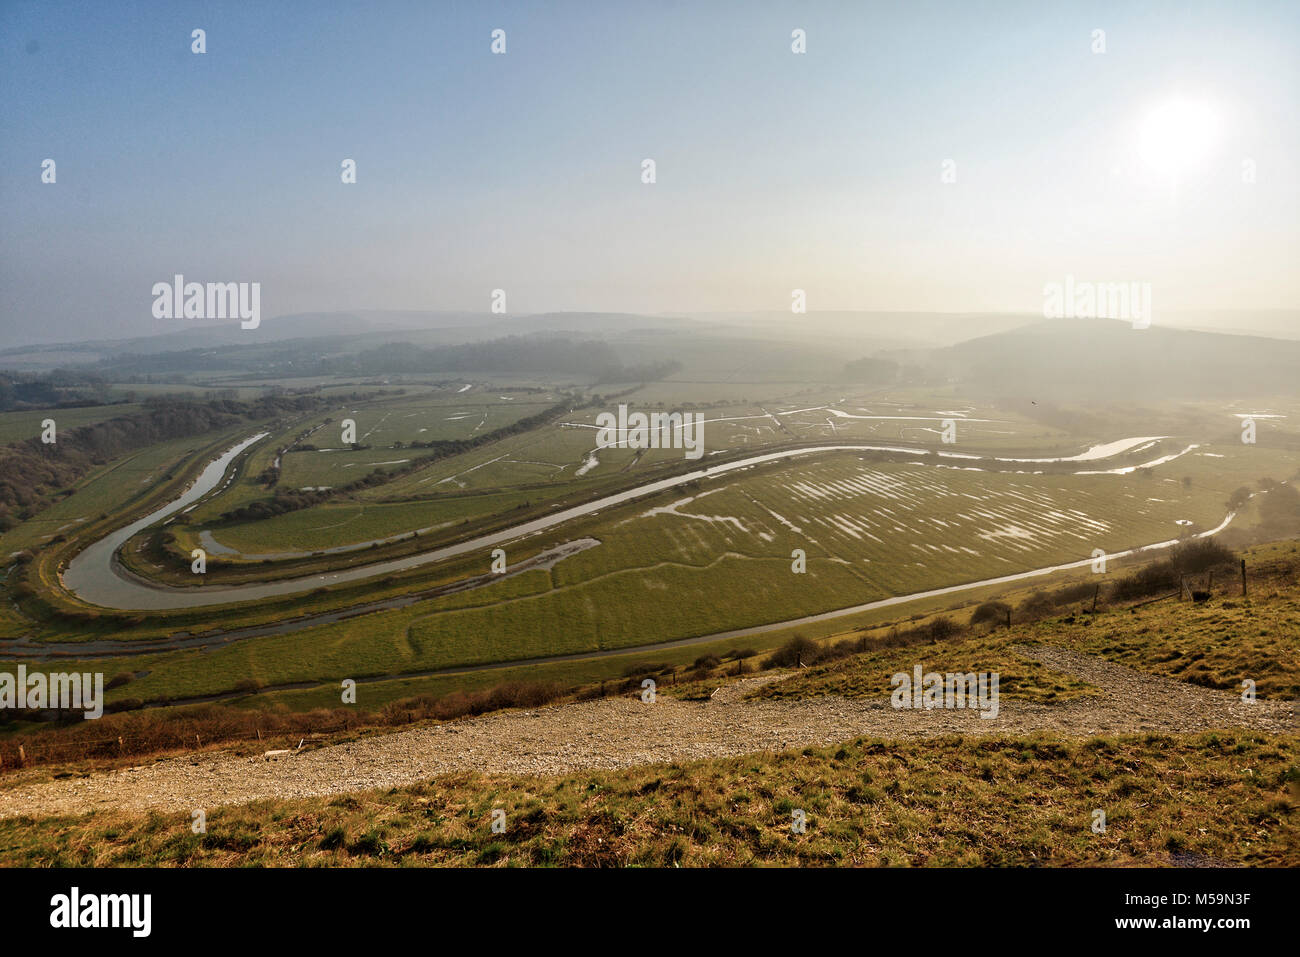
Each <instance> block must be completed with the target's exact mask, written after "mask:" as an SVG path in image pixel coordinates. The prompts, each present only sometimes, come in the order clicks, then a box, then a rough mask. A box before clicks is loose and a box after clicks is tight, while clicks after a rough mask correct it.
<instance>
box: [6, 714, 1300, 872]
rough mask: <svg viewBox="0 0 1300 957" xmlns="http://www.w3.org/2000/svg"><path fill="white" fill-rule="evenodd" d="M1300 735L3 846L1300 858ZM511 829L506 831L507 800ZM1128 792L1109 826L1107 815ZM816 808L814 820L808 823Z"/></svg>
mask: <svg viewBox="0 0 1300 957" xmlns="http://www.w3.org/2000/svg"><path fill="white" fill-rule="evenodd" d="M1298 805H1300V745H1297V742H1296V741H1295V739H1294V738H1291V737H1287V736H1281V735H1265V734H1233V733H1227V732H1225V733H1219V734H1207V735H1197V736H1163V735H1145V736H1125V737H1119V738H1095V739H1092V740H1089V741H1084V742H1058V741H1053V740H1051V739H1047V738H1040V737H1031V738H1006V739H997V738H973V737H972V738H962V737H945V738H938V739H932V740H928V741H923V742H898V741H881V740H873V739H858V740H854V741H848V742H845V743H844V744H842V745H839V746H836V747H830V748H808V749H805V750H803V751H800V752H783V753H780V754H757V755H752V756H749V757H743V758H737V759H729V760H716V761H702V762H692V763H688V764H672V765H667V766H665V765H655V766H648V767H643V768H635V769H631V770H621V771H618V772H592V773H588V774H575V775H566V776H554V777H540V778H533V777H504V776H484V775H476V774H461V775H453V776H447V777H443V778H439V779H438V780H436V781H434V782H431V783H429V784H425V785H418V786H415V787H409V788H402V789H392V790H387V791H365V792H359V793H355V794H349V795H344V796H341V797H337V798H332V799H329V798H317V799H299V800H292V801H259V802H256V803H253V804H248V805H242V806H234V807H225V808H217V809H213V810H211V811H210V812H209V813H208V817H207V832H206V833H205V834H201V835H196V834H194V833H192V831H191V829H190V824H191V818H190V814H189V812H188V811H186V812H184V813H182V814H159V813H154V814H150V815H147V816H133V815H127V814H123V813H119V812H112V811H105V812H94V813H91V814H88V815H85V816H83V817H79V818H46V819H41V820H31V819H27V818H11V819H7V820H4V821H0V864H3V865H4V866H9V867H15V866H39V867H114V866H164V867H183V866H197V865H204V866H221V867H238V866H247V865H257V866H286V867H287V866H304V865H306V866H312V865H329V866H344V867H346V866H412V865H453V866H464V865H489V866H515V865H531V866H538V865H541V866H547V865H554V866H649V867H670V866H686V867H689V866H750V865H757V864H774V865H821V866H826V865H835V866H984V867H1000V866H1024V867H1028V866H1034V867H1040V866H1087V865H1105V866H1133V865H1139V866H1167V865H1181V866H1186V865H1189V864H1202V865H1204V864H1212V865H1218V866H1242V865H1248V866H1295V865H1296V864H1297V863H1300V815H1298V814H1297V806H1298ZM496 808H501V809H503V810H504V811H505V815H506V822H507V827H506V832H505V833H504V834H494V833H492V830H491V816H492V811H493V810H494V809H496ZM1095 808H1103V809H1104V810H1105V811H1106V820H1107V828H1106V831H1105V833H1104V834H1095V833H1093V832H1092V830H1091V823H1092V820H1093V817H1092V812H1093V810H1094V809H1095ZM795 810H802V811H803V812H804V814H805V817H806V821H807V826H806V831H805V832H804V833H801V834H797V833H794V831H793V828H792V826H791V821H792V819H793V813H794V811H795Z"/></svg>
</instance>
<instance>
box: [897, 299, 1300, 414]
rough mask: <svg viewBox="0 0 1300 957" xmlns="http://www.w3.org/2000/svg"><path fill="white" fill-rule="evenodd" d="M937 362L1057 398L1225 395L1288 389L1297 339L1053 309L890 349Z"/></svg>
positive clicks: (983, 382) (1022, 393)
mask: <svg viewBox="0 0 1300 957" xmlns="http://www.w3.org/2000/svg"><path fill="white" fill-rule="evenodd" d="M886 355H888V356H889V357H890V358H894V359H895V360H896V361H900V362H903V363H906V362H917V361H918V360H919V361H920V362H921V363H922V364H925V365H928V366H933V367H934V368H935V369H936V370H938V371H939V372H940V373H941V374H942V375H945V376H946V377H948V378H949V379H954V380H956V381H958V382H960V383H961V384H962V385H964V386H966V387H968V388H969V389H971V390H977V391H979V392H981V393H984V394H989V395H1001V396H1017V397H1024V398H1035V397H1037V398H1040V399H1041V398H1044V397H1050V399H1051V400H1052V401H1053V402H1065V401H1070V400H1084V399H1091V400H1097V401H1122V400H1125V399H1144V400H1151V399H1159V398H1164V399H1168V398H1196V399H1206V398H1223V399H1240V398H1243V397H1245V396H1266V395H1271V394H1276V393H1281V392H1289V391H1290V390H1291V389H1292V388H1294V385H1295V377H1296V370H1297V369H1300V342H1297V341H1293V340H1282V339H1268V338H1262V337H1258V336H1244V335H1225V334H1221V333H1213V332H1193V331H1188V330H1180V329H1169V328H1164V327H1161V326H1151V327H1150V328H1147V329H1134V328H1133V326H1132V324H1130V323H1127V322H1120V321H1118V320H1112V319H1048V320H1043V321H1040V322H1037V323H1033V324H1031V325H1028V326H1024V327H1022V328H1019V329H1012V330H1009V331H1006V332H998V333H995V334H993V335H988V336H981V337H979V338H975V339H970V340H968V341H966V342H962V343H958V344H957V345H954V346H951V347H949V348H946V349H938V350H932V351H929V352H926V353H889V354H886Z"/></svg>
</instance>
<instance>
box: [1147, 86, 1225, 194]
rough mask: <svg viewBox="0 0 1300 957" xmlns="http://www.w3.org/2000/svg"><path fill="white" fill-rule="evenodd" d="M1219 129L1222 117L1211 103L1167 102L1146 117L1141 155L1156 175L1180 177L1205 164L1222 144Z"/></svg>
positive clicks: (1190, 100) (1179, 100)
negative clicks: (1218, 145) (1219, 142)
mask: <svg viewBox="0 0 1300 957" xmlns="http://www.w3.org/2000/svg"><path fill="white" fill-rule="evenodd" d="M1219 127H1220V120H1219V114H1218V112H1217V111H1216V110H1215V109H1214V107H1213V106H1212V105H1211V104H1209V103H1208V102H1206V101H1204V100H1195V99H1186V98H1177V99H1170V100H1166V101H1164V102H1162V103H1159V104H1157V105H1156V106H1155V107H1153V108H1152V109H1151V110H1150V111H1149V112H1148V113H1147V114H1146V116H1145V117H1143V119H1142V123H1141V126H1140V127H1139V130H1138V153H1139V155H1140V156H1141V157H1142V160H1143V162H1145V163H1146V164H1147V165H1148V166H1149V167H1151V168H1152V169H1153V170H1155V171H1156V172H1158V173H1163V174H1165V175H1168V176H1177V175H1178V174H1180V173H1185V172H1188V171H1189V170H1193V169H1196V168H1197V167H1199V166H1201V165H1203V164H1204V163H1205V161H1206V160H1207V159H1208V158H1209V157H1210V155H1211V154H1212V153H1213V152H1214V148H1215V146H1216V145H1217V143H1218V139H1219Z"/></svg>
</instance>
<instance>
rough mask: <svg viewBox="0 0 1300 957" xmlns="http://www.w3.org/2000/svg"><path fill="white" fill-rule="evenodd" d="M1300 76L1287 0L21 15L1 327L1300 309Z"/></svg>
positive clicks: (105, 329)
mask: <svg viewBox="0 0 1300 957" xmlns="http://www.w3.org/2000/svg"><path fill="white" fill-rule="evenodd" d="M1133 7H1138V8H1139V9H1129V8H1133ZM200 27H201V28H203V29H204V30H206V32H207V52H206V53H205V54H203V55H196V54H193V53H191V52H190V45H191V39H190V34H191V31H192V30H193V29H194V28H200ZM495 28H501V29H504V30H505V31H506V42H507V52H506V53H505V55H493V54H492V53H491V51H490V43H491V37H490V34H491V31H492V30H493V29H495ZM795 28H802V29H803V30H805V31H806V33H807V53H806V54H803V55H796V54H793V53H792V52H791V31H792V30H794V29H795ZM1096 29H1101V30H1104V31H1105V45H1106V52H1105V53H1100V54H1099V53H1094V52H1092V47H1093V45H1094V40H1093V37H1092V31H1093V30H1096ZM1297 92H1300V4H1296V3H1294V2H1278V3H1268V2H1259V3H1250V4H1245V3H1241V2H1227V3H1193V2H1187V0H1182V2H1177V3H1143V4H1140V5H1138V4H1133V3H1117V4H1104V3H1088V4H1065V3H1055V2H1053V3H1043V2H1027V3H1010V2H1008V3H978V4H977V3H968V2H956V0H954V2H949V3H933V4H925V3H889V4H866V3H860V2H843V3H807V2H799V3H793V2H790V3H783V4H779V3H771V4H768V3H755V2H734V3H732V2H728V3H722V2H712V0H694V2H681V3H666V2H653V0H650V2H639V3H631V2H610V3H595V2H577V3H551V2H548V3H544V4H543V3H526V4H525V3H520V4H503V3H484V2H463V3H440V2H436V0H434V2H414V0H413V2H403V3H397V2H394V3H377V2H366V3H357V4H343V3H278V2H274V0H265V2H247V3H244V2H240V3H218V2H206V3H183V2H168V3H128V2H113V3H105V2H88V3H47V2H32V3H23V2H18V3H15V2H8V0H4V2H0V104H2V105H0V344H4V345H13V344H17V343H19V342H31V341H68V340H76V339H79V338H106V337H116V336H123V335H132V334H147V333H149V332H151V331H173V330H174V329H175V328H177V327H178V325H177V324H178V323H180V322H183V320H177V321H175V322H171V323H169V322H167V321H165V320H155V319H154V318H153V317H152V315H151V312H150V307H151V304H152V297H151V294H150V290H151V287H152V285H153V284H154V283H155V282H159V281H167V280H170V278H171V277H172V275H173V274H175V273H178V272H179V273H183V274H184V275H185V276H186V278H187V279H190V280H197V281H258V282H260V283H261V284H262V311H263V315H264V316H268V317H269V316H274V315H276V314H279V313H286V312H299V311H317V310H338V309H354V308H357V309H359V308H375V309H389V308H391V309H455V310H461V309H464V310H486V309H487V308H488V304H489V296H490V292H491V290H492V289H494V288H504V289H505V290H506V292H507V295H508V305H509V310H510V312H511V313H527V312H538V311H546V310H561V309H578V310H611V311H641V312H659V311H678V312H691V311H741V310H771V309H776V310H779V309H787V308H788V307H789V303H790V291H791V289H793V288H796V287H798V288H803V289H806V290H807V296H808V307H809V309H810V310H814V311H815V310H819V309H868V310H869V309H909V310H943V311H994V310H1014V311H1024V312H1035V311H1039V310H1041V308H1042V301H1043V285H1044V283H1046V282H1051V281H1059V280H1061V279H1063V277H1064V276H1065V275H1066V274H1067V273H1070V274H1073V275H1074V276H1075V277H1076V278H1077V279H1080V280H1097V281H1125V280H1131V281H1146V282H1150V283H1152V286H1153V299H1154V308H1155V312H1156V321H1157V322H1158V321H1159V316H1160V312H1161V310H1164V309H1167V310H1175V309H1206V308H1226V309H1256V308H1264V309H1270V308H1296V307H1300V270H1297V269H1296V264H1297V262H1300V239H1298V236H1300V226H1298V225H1297V224H1298V223H1300V187H1298V186H1297V172H1296V162H1297V157H1300V128H1298V127H1300V124H1298V122H1297V103H1296V94H1297ZM1153 116H1154V118H1152V117H1153ZM1170 117H1172V119H1171V118H1170ZM1153 137H1154V145H1153ZM46 158H53V159H54V160H55V161H56V163H57V183H56V184H54V185H47V184H43V183H42V182H41V163H42V160H44V159H46ZM346 158H352V159H355V160H356V162H357V179H358V182H357V183H356V184H355V185H344V184H342V183H341V182H340V163H341V162H342V161H343V160H344V159H346ZM645 158H653V159H654V160H655V161H656V163H657V179H658V181H657V183H655V184H654V185H645V184H643V183H642V182H641V161H642V160H643V159H645ZM1247 159H1249V160H1252V161H1253V162H1254V164H1255V171H1256V172H1255V182H1253V183H1247V182H1243V173H1242V169H1243V166H1242V164H1243V161H1244V160H1247ZM945 160H952V161H953V162H954V163H955V171H956V182H954V183H944V182H942V181H941V173H942V172H943V163H944V161H945ZM1175 180H1176V182H1175Z"/></svg>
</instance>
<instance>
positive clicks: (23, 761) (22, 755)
mask: <svg viewBox="0 0 1300 957" xmlns="http://www.w3.org/2000/svg"><path fill="white" fill-rule="evenodd" d="M18 764H19V766H20V767H26V766H27V751H26V749H24V748H23V746H22V745H21V744H20V745H18Z"/></svg>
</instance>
